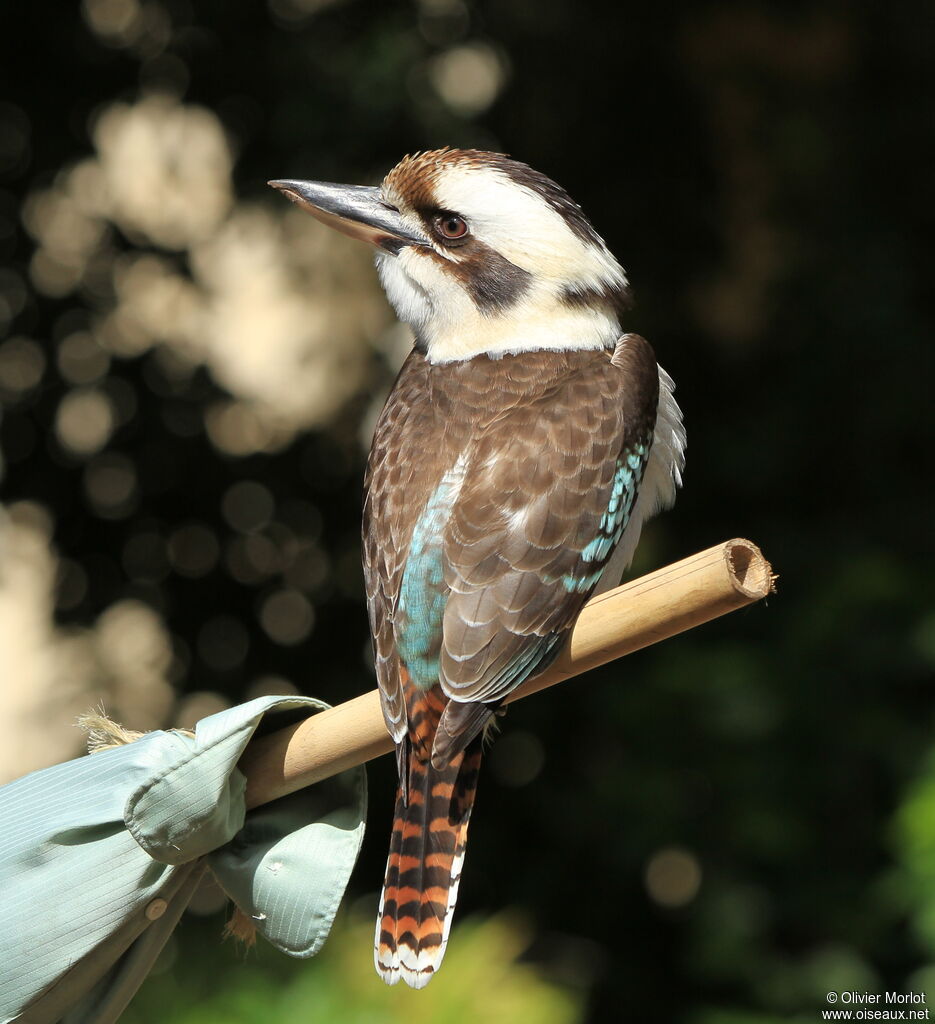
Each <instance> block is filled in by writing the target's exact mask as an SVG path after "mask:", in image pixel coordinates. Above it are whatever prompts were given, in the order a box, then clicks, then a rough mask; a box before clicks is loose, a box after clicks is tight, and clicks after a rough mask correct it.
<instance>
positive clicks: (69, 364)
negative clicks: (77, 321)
mask: <svg viewBox="0 0 935 1024" xmlns="http://www.w3.org/2000/svg"><path fill="white" fill-rule="evenodd" d="M109 367H110V356H109V355H108V354H107V353H106V352H105V351H104V350H103V349H102V348H101V346H100V345H99V344H98V343H97V340H96V339H95V338H94V336H93V335H91V334H89V333H88V332H87V331H77V332H76V333H74V334H70V335H69V336H68V337H67V338H65V339H64V340H63V341H62V343H61V344H60V345H59V347H58V368H59V372H60V373H61V375H62V376H63V377H64V378H65V380H67V381H69V382H70V383H71V384H94V383H95V382H96V381H98V380H100V378H101V377H103V376H104V374H106V373H107V370H108V368H109Z"/></svg>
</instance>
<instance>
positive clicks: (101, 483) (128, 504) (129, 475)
mask: <svg viewBox="0 0 935 1024" xmlns="http://www.w3.org/2000/svg"><path fill="white" fill-rule="evenodd" d="M84 490H85V494H86V495H87V498H88V501H89V502H90V503H91V506H92V507H93V509H94V511H95V512H96V513H97V514H98V515H99V516H103V517H104V518H105V519H119V518H121V517H123V516H125V515H128V514H129V513H130V512H131V511H132V509H133V504H134V500H135V498H136V470H135V468H134V466H133V463H132V462H131V461H130V460H129V459H128V458H126V456H124V455H118V454H116V453H114V452H107V453H104V454H103V455H98V456H96V457H95V458H94V459H92V460H91V462H89V463H88V465H87V467H86V469H85V471H84Z"/></svg>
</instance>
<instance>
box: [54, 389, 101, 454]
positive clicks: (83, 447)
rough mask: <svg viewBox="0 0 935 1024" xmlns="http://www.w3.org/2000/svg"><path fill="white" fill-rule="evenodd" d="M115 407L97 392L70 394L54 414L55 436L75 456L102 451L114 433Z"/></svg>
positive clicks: (88, 391)
mask: <svg viewBox="0 0 935 1024" xmlns="http://www.w3.org/2000/svg"><path fill="white" fill-rule="evenodd" d="M114 412H115V410H114V406H113V403H112V402H111V401H110V399H109V398H108V396H107V395H105V394H104V392H102V391H98V390H96V389H80V390H74V391H70V392H69V393H68V394H67V395H65V397H64V398H63V399H62V401H61V402H60V403H59V407H58V411H57V412H56V414H55V434H56V436H57V437H58V440H59V443H60V444H61V445H62V447H63V448H65V449H66V450H68V451H70V452H72V453H73V454H75V455H91V454H93V453H94V452H98V451H100V450H101V449H102V448H103V447H104V445H106V444H107V442H108V441H109V440H110V436H111V434H112V433H113V430H114V419H115V415H114Z"/></svg>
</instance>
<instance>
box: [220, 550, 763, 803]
mask: <svg viewBox="0 0 935 1024" xmlns="http://www.w3.org/2000/svg"><path fill="white" fill-rule="evenodd" d="M774 579H775V577H774V576H773V573H772V569H771V568H770V564H769V562H767V561H766V559H765V558H764V557H763V554H762V552H761V551H760V549H759V548H758V547H757V546H756V545H755V544H752V543H751V542H750V541H748V540H739V539H735V540H729V541H725V542H724V543H723V544H718V545H716V546H715V547H713V548H708V549H707V550H706V551H700V552H698V554H696V555H691V556H690V557H689V558H684V559H682V561H680V562H675V563H674V564H672V565H669V566H666V567H665V568H664V569H657V570H656V572H652V573H650V574H649V575H648V576H643V577H641V578H640V579H638V580H633V582H631V583H626V584H624V585H623V586H622V587H617V589H616V590H610V591H608V592H607V593H605V594H601V595H600V597H596V598H594V599H593V600H591V601H589V602H588V603H587V604H586V605H585V606H584V608H583V609H582V611H581V614H580V615H579V616H578V620H577V622H576V623H575V625H574V627H573V628H572V631H571V637H570V639H569V641H568V642H567V643H566V644H565V647H564V648H563V650H562V653H561V654H560V655H559V657H558V658H557V659H556V660H555V661H554V662H553V664H552V665H551V666H550V667H549V668H548V669H547V670H546V671H545V672H543V673H542V675H540V676H536V677H535V678H534V679H529V680H527V681H526V682H525V683H523V685H522V686H519V687H517V689H516V690H514V691H513V693H511V694H510V696H509V697H507V701H508V702H510V701H514V700H518V699H519V698H520V697H526V696H528V695H529V694H530V693H536V692H537V691H538V690H543V689H545V687H547V686H554V685H555V683H559V682H562V680H565V679H570V678H571V677H572V676H576V675H580V674H581V673H582V672H586V671H587V670H588V669H591V668H596V667H597V666H598V665H603V664H605V663H606V662H608V661H613V660H614V659H615V658H622V657H623V656H624V655H625V654H631V653H632V652H633V651H638V650H640V649H641V648H643V647H648V646H649V645H650V644H655V643H658V642H659V641H660V640H665V639H667V638H668V637H670V636H675V634H676V633H681V632H683V631H685V630H686V629H691V628H693V627H694V626H700V625H701V623H703V622H708V621H709V620H710V619H715V618H717V617H718V616H720V615H725V614H726V613H727V612H732V611H734V610H735V609H737V608H742V607H743V606H744V605H747V604H752V603H753V602H754V601H759V600H760V599H761V598H764V597H766V595H767V594H769V593H770V591H771V590H772V589H773V580H774ZM392 749H393V742H392V740H391V739H390V737H389V735H388V733H387V731H386V726H385V725H384V723H383V715H382V713H381V711H380V698H379V694H378V692H377V691H376V690H371V691H370V693H365V694H363V695H361V696H360V697H355V698H354V699H353V700H349V701H347V702H346V703H344V704H339V705H338V706H337V707H334V708H331V709H330V710H328V711H322V712H320V713H319V714H317V715H312V716H311V717H310V718H306V719H303V720H302V721H301V722H298V723H296V724H295V725H292V726H289V727H288V728H286V729H281V730H279V731H278V732H275V733H271V734H270V735H268V736H264V737H262V738H261V739H258V740H256V741H254V742H253V743H251V744H250V746H249V747H248V748H247V750H246V751H245V752H244V755H243V757H241V759H240V763H239V766H240V768H241V770H242V771H243V772H244V774H245V775H246V776H247V806H248V807H257V806H259V805H260V804H264V803H268V802H269V801H270V800H275V799H277V798H278V797H281V796H285V795H286V794H287V793H293V792H295V791H296V790H297V789H302V788H303V787H304V786H310V785H311V784H312V783H313V782H320V781H321V780H322V779H326V778H328V777H329V776H331V775H336V774H337V773H338V772H341V771H344V770H345V769H347V768H351V767H353V766H354V765H357V764H361V763H363V762H364V761H369V760H370V759H371V758H374V757H378V756H379V755H380V754H386V753H388V752H389V751H390V750H392Z"/></svg>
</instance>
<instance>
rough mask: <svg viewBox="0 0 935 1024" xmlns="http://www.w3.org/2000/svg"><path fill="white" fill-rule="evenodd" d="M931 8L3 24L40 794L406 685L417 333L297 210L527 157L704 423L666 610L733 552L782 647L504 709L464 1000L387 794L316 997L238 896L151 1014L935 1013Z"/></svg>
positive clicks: (6, 354)
mask: <svg viewBox="0 0 935 1024" xmlns="http://www.w3.org/2000/svg"><path fill="white" fill-rule="evenodd" d="M933 19H935V8H933V7H932V5H931V4H930V3H928V2H923V0H904V2H902V3H899V4H889V3H883V2H882V0H877V2H874V0H868V2H865V3H861V4H841V3H838V2H832V0H813V2H810V3H785V4H778V3H768V2H753V0H735V2H715V0H712V2H706V0H701V2H697V0H693V2H690V3H689V2H687V0H680V2H676V3H673V4H657V5H644V4H635V3H620V4H613V5H611V4H608V5H606V6H604V5H601V4H595V3H584V2H582V0H539V2H537V3H529V2H526V0H499V2H482V0H410V2H405V3H403V2H386V0H381V2H378V0H266V2H261V0H255V2H251V3H238V4H232V3H221V2H219V0H202V2H197V3H196V2H194V0H83V2H81V3H77V2H68V3H58V4H51V3H48V2H46V3H42V2H38V3H34V4H12V3H7V4H4V5H2V7H0V40H2V41H3V42H2V46H3V48H4V53H3V57H2V67H3V70H4V84H3V89H2V91H0V254H2V262H0V332H2V333H0V402H2V414H0V415H2V419H0V713H2V715H3V721H4V727H3V732H4V742H3V744H2V747H0V778H2V779H3V780H9V779H12V778H15V777H18V776H20V775H22V774H24V773H25V772H27V771H30V770H32V769H35V768H38V767H41V766H43V765H46V764H49V763H53V762H56V761H60V760H63V759H66V758H69V757H73V756H76V755H77V754H78V753H79V752H80V751H81V748H82V737H81V735H80V734H79V733H78V731H77V730H76V729H75V727H74V725H73V722H74V719H75V716H76V715H77V714H79V713H80V712H82V711H84V710H87V709H88V708H89V707H91V706H93V705H96V704H99V703H103V705H104V707H106V709H107V711H108V712H109V713H110V714H111V715H112V716H114V717H115V718H117V719H118V720H120V721H121V722H122V723H123V724H125V725H127V726H129V727H132V728H137V729H151V728H158V727H163V726H172V725H191V724H192V723H193V722H194V721H195V720H197V719H198V718H200V717H202V716H204V715H206V714H210V713H211V712H212V711H214V710H217V709H219V708H221V707H224V706H227V705H229V704H232V703H237V702H240V701H243V700H246V699H248V698H250V697H252V696H256V695H259V694H263V693H269V692H277V693H290V692H295V691H300V692H305V693H310V694H313V695H314V696H317V697H320V698H323V699H325V700H328V701H330V702H333V703H337V702H340V701H342V700H344V699H346V698H348V697H351V696H353V695H356V694H358V693H360V692H362V691H364V690H365V689H368V688H370V687H371V686H372V685H373V684H374V680H373V675H372V670H371V660H370V650H369V639H368V634H367V627H366V616H365V608H364V601H363V593H362V579H361V572H360V566H359V553H358V529H359V506H360V491H361V477H362V472H363V464H364V459H365V453H366V448H367V444H368V440H369V433H370V430H371V428H372V424H373V422H374V419H375V416H376V414H377V412H378V410H379V408H380V405H381V403H382V401H383V398H384V396H385V394H386V392H387V389H388V387H389V385H390V383H391V381H392V378H393V374H394V372H395V370H396V368H397V367H398V365H399V363H400V361H401V359H402V357H403V356H404V354H405V352H406V351H407V348H408V345H409V338H408V335H407V332H406V330H404V329H403V328H401V327H399V326H398V325H397V324H396V323H395V321H394V318H393V316H392V314H391V312H390V310H389V308H388V306H387V304H386V302H385V301H384V299H383V297H382V294H381V292H380V291H379V289H378V286H377V283H376V278H375V274H374V272H373V268H372V265H371V257H370V253H369V252H368V251H367V250H366V249H365V247H364V246H362V245H357V244H355V243H352V242H350V241H349V240H347V239H345V238H343V237H342V236H338V235H336V234H334V233H329V232H328V231H327V229H325V228H322V227H320V226H319V225H318V224H317V223H316V222H314V221H313V220H312V219H311V218H309V217H307V216H305V215H303V214H301V213H300V212H298V211H297V210H295V209H294V208H293V207H291V206H290V205H289V204H288V203H286V202H285V201H284V200H283V199H282V197H281V196H278V195H275V194H273V193H272V192H271V191H270V190H269V189H268V188H267V187H266V185H265V182H266V180H267V179H269V178H278V177H306V178H313V179H323V180H334V181H348V182H360V183H373V182H377V181H379V179H380V178H381V177H382V175H383V174H384V173H385V172H386V170H388V169H389V168H390V167H391V166H392V165H393V164H394V163H395V162H396V161H397V160H398V159H399V157H401V156H402V155H403V154H404V153H405V152H407V151H412V150H416V149H424V148H431V147H434V146H438V145H443V144H451V145H465V146H476V147H480V148H491V149H497V150H503V151H507V152H510V153H511V154H513V155H514V156H515V157H517V158H519V159H522V160H524V161H526V162H528V163H530V164H532V165H533V166H534V167H536V168H537V169H539V170H542V171H544V172H546V173H548V174H549V175H550V176H552V177H553V178H555V179H556V180H557V181H559V182H560V183H561V184H563V185H564V186H565V187H566V188H567V189H568V190H569V191H570V193H571V194H572V195H573V196H574V197H575V198H576V199H577V200H578V201H579V202H580V203H581V204H582V205H583V206H584V208H585V211H586V212H587V213H588V214H589V216H590V217H591V219H592V220H593V222H594V223H595V225H596V226H597V228H598V229H599V230H600V232H601V233H602V234H603V235H604V236H605V238H606V239H607V240H608V242H609V244H610V246H611V248H612V249H613V251H614V252H615V253H616V254H617V255H618V257H619V258H620V259H621V261H622V262H623V263H624V265H625V266H626V268H627V270H628V272H629V274H630V278H631V281H632V283H633V287H634V293H635V298H636V305H635V308H634V309H633V311H632V313H631V314H630V316H629V318H628V320H627V323H626V326H627V328H628V329H630V330H636V331H639V332H640V333H642V334H644V335H645V336H646V337H648V338H649V339H650V340H651V342H652V343H653V345H654V346H655V349H656V352H657V354H658V357H659V359H660V361H661V363H662V364H663V365H664V366H665V367H666V368H667V369H668V370H669V371H670V372H671V373H672V375H673V376H674V377H675V379H676V381H677V382H678V398H679V400H680V402H681V404H682V407H683V409H684V411H685V416H686V422H687V425H688V435H689V450H688V470H687V473H686V479H685V488H684V490H683V492H682V494H681V497H680V499H679V501H678V503H677V505H676V507H675V509H674V510H673V511H671V512H669V513H667V514H666V515H665V516H664V517H662V518H661V519H660V520H658V521H657V522H656V523H654V524H653V525H652V527H651V528H650V529H649V530H648V531H646V533H645V535H644V540H643V543H642V546H641V548H640V551H639V554H638V556H637V563H636V566H635V571H637V572H642V571H647V570H649V569H651V568H654V567H657V566H659V565H662V564H664V563H666V562H668V561H671V560H674V559H676V558H680V557H682V556H685V555H687V554H690V553H692V552H693V551H695V550H697V549H700V548H703V547H706V546H708V545H711V544H713V543H716V542H718V541H721V540H723V539H726V538H728V537H731V536H735V535H740V536H747V537H750V538H751V539H753V540H754V541H756V542H757V543H759V544H760V545H761V546H762V547H763V549H764V551H765V553H766V555H767V557H769V558H770V559H771V560H772V562H773V564H774V566H775V568H776V570H777V571H778V572H779V573H780V575H781V579H780V584H779V592H778V594H777V595H776V596H775V597H773V598H771V599H770V601H769V602H768V604H766V605H759V606H756V607H754V608H751V609H749V610H747V611H744V612H741V613H737V614H735V615H732V616H729V617H728V618H727V619H724V620H722V621H720V622H717V623H714V624H710V625H707V626H704V627H702V628H700V629H697V630H695V631H693V632H691V633H689V634H688V635H685V636H682V637H680V638H677V639H675V640H672V641H670V642H668V643H666V644H664V645H662V646H661V647H657V648H654V649H650V650H648V651H644V652H642V653H640V654H637V655H634V656H632V657H630V658H627V659H626V660H625V661H623V662H618V663H616V664H615V665H613V666H610V667H608V668H607V669H605V670H602V671H600V672H595V673H593V674H592V675H591V676H589V677H586V678H580V679H577V680H575V681H573V682H572V683H570V684H568V685H565V686H562V687H560V688H558V689H556V690H553V691H550V692H549V693H547V694H545V695H543V696H542V697H539V698H536V699H534V700H530V701H525V702H523V703H522V704H521V705H518V706H516V707H515V708H513V709H511V711H510V713H509V715H508V716H507V718H506V720H505V722H504V726H503V730H502V735H501V736H500V738H499V739H498V740H497V741H496V743H495V744H494V746H493V748H492V749H491V751H490V754H489V756H488V757H487V759H486V765H485V769H484V773H483V777H482V780H481V785H480V793H479V798H478V809H477V814H476V815H475V819H474V824H473V826H472V837H471V848H470V853H469V855H468V857H467V861H466V868H465V874H464V879H463V883H462V887H461V896H460V904H459V911H458V916H457V920H456V925H455V930H454V935H453V938H452V941H451V944H450V946H449V953H448V957H447V961H446V964H445V969H444V970H443V971H442V972H441V974H440V975H439V977H438V978H437V979H436V980H435V981H434V982H433V983H432V985H431V986H430V988H429V989H428V990H426V991H425V992H423V993H415V994H414V993H410V992H408V991H399V990H387V989H385V988H384V986H383V985H382V983H381V982H380V981H379V980H378V979H377V977H376V975H375V974H374V973H373V969H372V966H371V952H370V946H371V936H372V924H371V922H372V916H373V914H374V912H375V907H376V893H377V889H378V887H379V884H380V882H381V880H382V871H383V865H384V860H385V856H386V845H387V840H388V833H389V824H390V817H391V807H392V792H393V788H394V766H393V763H392V760H391V759H389V758H384V759H383V760H382V761H381V762H380V763H375V764H374V765H372V768H371V773H370V778H371V794H372V797H371V813H370V830H369V832H368V836H367V839H366V842H365V846H364V850H363V854H362V856H361V860H360V862H359V864H358V867H357V870H356V872H355V875H354V878H353V880H352V883H351V890H350V891H349V894H348V898H347V900H346V904H345V906H346V909H345V910H344V911H343V912H342V916H341V917H340V918H339V920H338V923H337V925H336V928H335V932H334V934H333V936H332V938H331V939H330V940H329V943H328V944H327V946H326V948H325V951H324V952H323V954H322V956H321V957H320V958H319V959H318V960H316V961H312V962H293V961H289V960H287V959H286V958H285V957H282V956H280V955H279V954H277V953H275V952H274V951H273V950H272V949H271V948H270V947H268V946H266V947H262V946H261V947H258V948H257V949H256V950H255V951H254V952H252V953H249V954H247V955H244V954H243V953H242V952H240V951H238V950H237V949H236V948H235V947H233V946H232V945H231V944H230V943H228V944H222V943H221V940H220V932H221V928H222V924H223V921H224V913H223V911H221V909H220V901H219V899H218V898H217V894H216V893H212V892H210V891H208V892H205V893H203V894H201V897H200V899H199V902H198V905H197V906H196V908H195V910H196V911H198V913H193V914H191V915H189V917H188V919H187V920H186V922H185V923H184V925H183V927H182V928H181V929H180V930H179V932H178V934H177V936H176V938H175V939H174V941H173V944H172V945H171V947H170V948H169V949H168V950H167V952H166V955H165V956H164V957H163V960H162V961H161V963H160V965H159V968H158V971H157V973H156V975H155V976H154V977H153V978H152V979H151V980H150V982H149V983H148V984H147V986H146V987H145V988H144V990H143V992H142V993H141V994H140V996H139V997H138V999H137V1001H136V1002H135V1003H134V1006H133V1008H132V1009H131V1011H130V1012H129V1013H128V1015H127V1018H126V1019H127V1020H131V1021H139V1022H144V1021H163V1022H178V1021H191V1022H193V1024H195V1022H199V1021H208V1020H218V1019H224V1020H227V1021H243V1022H245V1024H246V1022H252V1021H261V1020H262V1021H266V1020H279V1021H285V1022H288V1021H292V1020H295V1021H300V1020H301V1021H305V1020H309V1019H314V1020H341V1021H349V1022H354V1021H367V1022H376V1021H393V1020H403V1019H405V1020H407V1021H426V1022H428V1021H433V1022H434V1021H442V1020H444V1021H452V1022H454V1021H469V1020H471V1021H473V1020H475V1019H477V1017H478V1015H483V1019H485V1020H488V1021H494V1022H499V1021H504V1022H507V1021H510V1022H515V1021H533V1022H544V1024H551V1022H555V1024H565V1022H569V1024H570V1022H573V1021H585V1020H588V1021H605V1020H609V1019H628V1020H634V1021H646V1020H653V1021H656V1020H658V1021H675V1022H685V1024H768V1022H772V1021H779V1020H801V1021H812V1020H815V1019H818V1011H819V1010H820V1009H821V1008H823V1007H825V1005H826V1004H825V993H826V992H827V991H828V990H843V989H857V990H861V991H862V990H869V991H871V992H883V991H886V990H896V991H910V990H914V991H917V992H923V991H928V992H931V993H932V997H931V998H930V1003H931V1002H932V1000H935V729H933V715H932V702H931V695H932V683H933V667H935V584H933V572H932V566H933V560H932V556H933V488H932V462H931V455H930V448H931V443H932V426H933V420H935V413H933V401H932V379H933V376H932V372H933V369H935V366H933V363H935V349H933V345H932V306H931V298H930V296H931V284H930V280H929V279H930V277H931V266H932V260H931V256H930V253H929V249H930V246H931V238H932V235H933V228H935V224H933V220H935V217H933V209H935V204H933V201H932V190H933V168H932V157H933V155H935V133H933V118H932V110H933V98H935V97H933V92H935V90H933V85H935V81H933V79H935V72H933V64H932V60H931V54H932V45H933V39H932V31H931V30H932V28H933Z"/></svg>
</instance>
